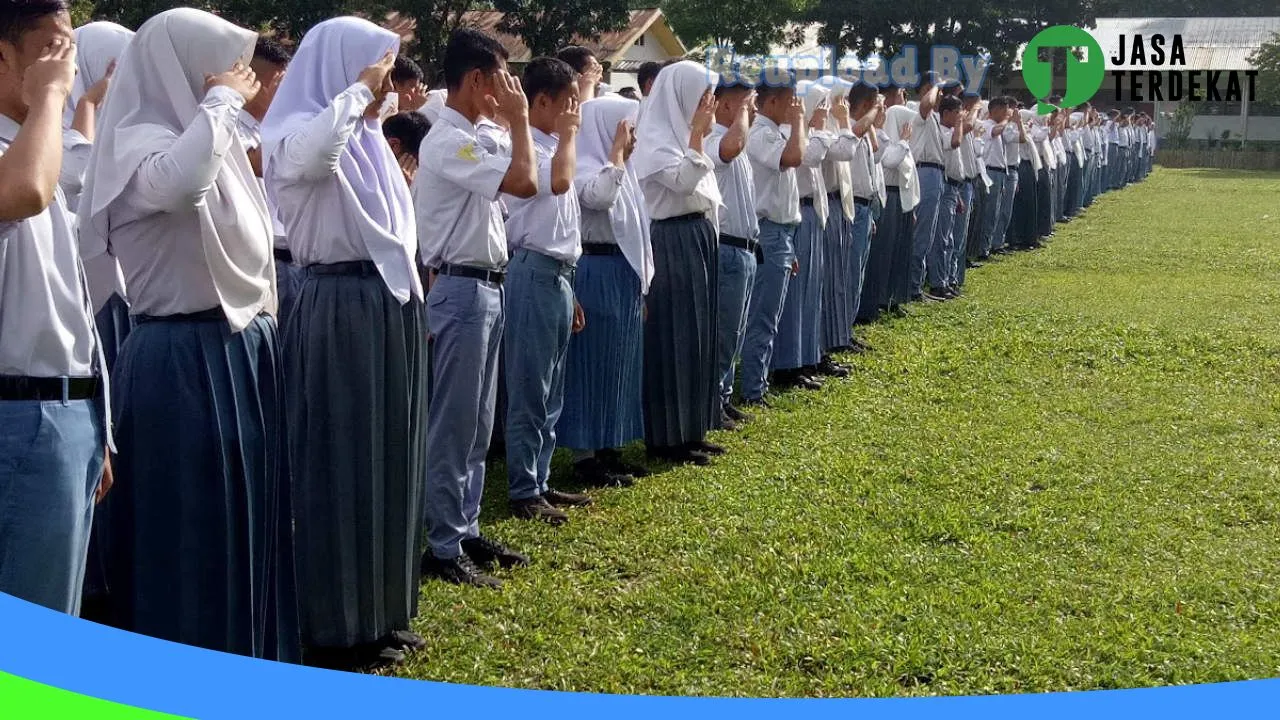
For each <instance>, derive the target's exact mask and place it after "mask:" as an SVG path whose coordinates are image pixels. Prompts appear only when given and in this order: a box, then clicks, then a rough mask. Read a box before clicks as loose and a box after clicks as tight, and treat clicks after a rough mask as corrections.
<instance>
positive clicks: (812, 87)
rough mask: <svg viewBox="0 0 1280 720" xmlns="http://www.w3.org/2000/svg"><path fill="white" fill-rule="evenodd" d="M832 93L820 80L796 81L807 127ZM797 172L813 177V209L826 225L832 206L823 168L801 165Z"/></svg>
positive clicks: (797, 92)
mask: <svg viewBox="0 0 1280 720" xmlns="http://www.w3.org/2000/svg"><path fill="white" fill-rule="evenodd" d="M830 94H831V91H830V90H829V89H827V86H825V85H823V84H821V83H818V82H813V81H811V80H802V81H800V82H798V83H796V97H798V98H800V104H801V105H803V106H804V124H805V126H806V127H808V125H809V121H811V120H813V113H814V112H815V111H816V110H817V109H818V106H819V105H820V104H821V103H822V101H823V100H826V99H827V96H828V95H830ZM823 132H825V131H823ZM796 172H797V173H803V172H807V173H809V176H810V178H811V179H810V187H812V188H813V209H814V212H816V213H817V214H818V222H820V223H822V225H823V226H825V225H826V224H827V217H828V214H829V213H830V211H831V207H830V206H829V205H828V204H827V183H826V181H825V180H823V178H822V168H821V167H816V168H811V167H808V166H807V165H801V166H800V167H798V168H796ZM850 217H852V216H850Z"/></svg>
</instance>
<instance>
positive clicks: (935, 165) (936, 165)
mask: <svg viewBox="0 0 1280 720" xmlns="http://www.w3.org/2000/svg"><path fill="white" fill-rule="evenodd" d="M916 166H917V167H927V168H936V169H938V170H943V169H945V168H943V167H942V165H940V164H939V163H935V162H922V163H916Z"/></svg>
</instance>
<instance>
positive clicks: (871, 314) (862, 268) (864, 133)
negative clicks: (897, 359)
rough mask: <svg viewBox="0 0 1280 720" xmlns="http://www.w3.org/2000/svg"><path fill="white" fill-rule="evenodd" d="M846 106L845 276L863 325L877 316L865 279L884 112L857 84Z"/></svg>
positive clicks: (855, 342) (868, 88) (871, 90)
mask: <svg viewBox="0 0 1280 720" xmlns="http://www.w3.org/2000/svg"><path fill="white" fill-rule="evenodd" d="M849 106H850V109H851V115H852V116H853V117H855V118H857V121H856V122H855V123H854V125H853V134H854V135H855V136H857V138H858V142H857V144H856V145H855V146H854V150H853V160H851V161H850V162H849V170H850V182H851V185H852V187H851V190H852V194H853V224H852V227H851V229H850V242H851V245H852V247H851V249H850V267H849V274H848V277H849V282H850V283H852V284H851V286H850V287H851V291H850V295H851V303H852V307H851V308H850V310H849V317H851V318H853V320H854V322H855V323H856V324H863V323H867V322H871V321H873V320H875V319H876V318H877V317H879V315H880V307H879V305H878V304H877V300H876V298H875V297H874V293H873V292H872V291H871V287H872V285H873V283H869V282H867V277H868V274H870V273H871V272H872V269H871V258H872V252H873V247H874V246H873V243H872V226H873V225H874V224H875V222H874V219H873V218H874V215H875V214H876V213H877V212H878V211H880V210H882V209H883V208H884V201H885V199H886V196H885V191H884V176H883V171H882V169H881V167H880V160H879V159H880V156H881V148H880V142H879V137H878V134H877V129H876V122H877V121H878V120H879V119H880V117H881V115H882V114H883V112H884V98H883V96H881V95H880V94H879V93H878V92H877V88H876V86H874V85H867V84H864V83H859V84H857V85H854V86H853V89H852V90H850V91H849ZM850 344H851V345H852V349H853V350H854V351H855V352H866V351H867V350H869V349H870V347H869V346H868V345H866V344H865V343H863V342H862V341H861V340H859V339H858V338H857V337H852V338H851V343H850Z"/></svg>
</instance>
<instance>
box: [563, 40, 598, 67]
mask: <svg viewBox="0 0 1280 720" xmlns="http://www.w3.org/2000/svg"><path fill="white" fill-rule="evenodd" d="M595 56H596V54H595V53H593V52H591V51H590V50H588V49H587V48H584V47H582V46H581V45H569V46H567V47H562V48H560V52H557V53H556V57H557V58H559V59H561V60H563V61H565V62H567V63H569V67H571V68H573V70H574V72H582V71H584V70H586V69H587V65H589V64H590V61H591V60H592V59H593V58H594V57H595Z"/></svg>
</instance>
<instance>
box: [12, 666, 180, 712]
mask: <svg viewBox="0 0 1280 720" xmlns="http://www.w3.org/2000/svg"><path fill="white" fill-rule="evenodd" d="M0 718H5V720H28V719H30V720H36V719H37V718H38V719H39V720H46V719H47V718H76V719H77V720H80V719H81V718H85V719H89V718H92V720H99V719H101V720H182V719H181V718H179V717H178V716H177V715H166V714H164V713H158V712H154V711H151V710H143V709H141V708H134V707H129V706H128V705H120V704H118V703H113V702H108V701H106V700H99V699H97V698H91V697H88V696H86V695H77V694H75V693H73V692H68V691H66V690H59V689H58V688H56V687H50V686H49V685H42V684H40V683H38V682H32V681H31V680H25V679H23V678H20V677H17V676H15V675H9V674H8V673H3V672H0Z"/></svg>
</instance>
